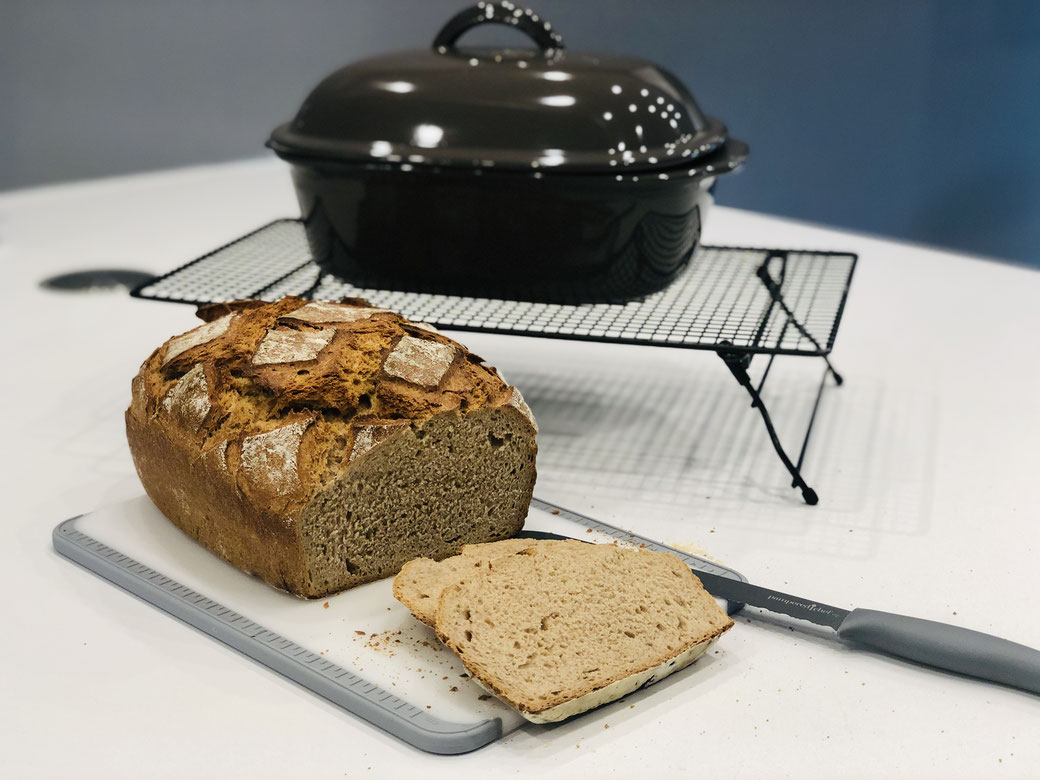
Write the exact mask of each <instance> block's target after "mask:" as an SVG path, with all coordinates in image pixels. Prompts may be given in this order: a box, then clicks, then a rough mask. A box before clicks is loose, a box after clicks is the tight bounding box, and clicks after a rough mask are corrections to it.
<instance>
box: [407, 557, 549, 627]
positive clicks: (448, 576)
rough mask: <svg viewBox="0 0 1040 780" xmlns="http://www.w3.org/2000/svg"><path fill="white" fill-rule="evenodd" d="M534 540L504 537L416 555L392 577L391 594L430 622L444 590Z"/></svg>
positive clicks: (485, 570)
mask: <svg viewBox="0 0 1040 780" xmlns="http://www.w3.org/2000/svg"><path fill="white" fill-rule="evenodd" d="M532 544H533V540H531V539H504V540H502V541H500V542H488V543H487V544H467V545H464V546H463V548H462V550H461V551H460V552H459V554H458V555H453V556H451V557H450V558H445V559H444V560H442V561H435V560H433V559H432V558H416V559H415V560H413V561H409V562H408V563H406V564H405V565H404V567H403V568H402V569H401V571H400V573H399V574H398V575H397V576H396V577H394V598H395V599H397V600H398V601H400V602H401V603H402V604H404V605H405V606H406V607H408V609H410V610H411V611H412V614H413V615H415V616H416V617H417V618H419V620H421V621H422V622H423V623H425V624H426V625H428V626H431V627H432V626H433V625H434V621H435V620H436V617H437V603H438V602H439V601H440V598H441V593H442V592H443V590H444V589H445V588H446V587H448V586H450V585H456V584H458V583H459V582H462V581H463V580H465V579H469V578H471V577H480V576H483V575H484V574H485V573H487V571H488V568H489V565H490V563H491V561H493V560H495V559H497V558H501V557H503V556H506V555H513V554H515V553H517V552H519V551H520V550H524V549H527V548H528V547H530V546H531V545H532Z"/></svg>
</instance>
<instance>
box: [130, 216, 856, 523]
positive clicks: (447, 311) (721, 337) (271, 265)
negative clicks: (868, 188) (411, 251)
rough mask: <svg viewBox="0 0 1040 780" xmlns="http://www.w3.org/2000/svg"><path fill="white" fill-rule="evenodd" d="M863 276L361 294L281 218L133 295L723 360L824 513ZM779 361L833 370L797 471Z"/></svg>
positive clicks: (792, 261)
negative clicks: (818, 469)
mask: <svg viewBox="0 0 1040 780" xmlns="http://www.w3.org/2000/svg"><path fill="white" fill-rule="evenodd" d="M855 267H856V255H854V254H849V253H840V252H821V251H815V250H813V251H810V250H792V249H783V250H781V249H749V248H736V247H714V246H702V247H699V248H698V249H697V251H696V253H695V255H694V257H693V258H692V259H691V261H690V263H689V266H688V267H687V269H686V270H685V271H684V272H683V273H682V275H681V276H680V277H679V278H678V279H677V280H676V281H675V282H673V283H672V284H671V285H670V286H669V287H667V288H666V289H665V290H662V291H661V292H658V293H654V294H653V295H649V296H646V297H644V298H642V299H640V300H637V301H632V302H629V303H624V304H604V303H597V304H582V305H566V304H550V303H535V302H530V301H515V300H502V299H495V298H472V297H463V296H454V295H439V294H430V293H416V292H401V291H395V290H383V289H370V288H365V287H356V286H354V285H352V284H350V283H348V282H345V281H343V280H342V279H338V278H336V277H334V276H332V275H329V274H326V273H323V272H322V271H321V269H320V268H319V267H318V265H317V264H316V263H315V262H314V258H313V256H312V255H311V250H310V247H309V245H308V243H307V238H306V235H305V232H304V227H303V223H302V222H301V221H300V220H295V219H281V220H277V221H275V222H272V223H270V224H269V225H266V226H264V227H262V228H260V229H259V230H256V231H254V232H252V233H249V234H248V235H246V236H243V237H242V238H240V239H238V240H236V241H233V242H231V243H230V244H227V245H225V246H223V247H221V248H219V249H217V250H215V251H213V252H210V253H209V254H207V255H204V256H202V257H200V258H198V259H197V260H194V261H192V262H190V263H188V264H186V265H184V266H181V267H180V268H177V269H175V270H173V271H171V272H169V273H167V274H164V275H162V276H160V277H157V278H155V279H152V280H150V281H148V282H146V283H145V284H142V285H140V286H139V287H137V288H136V289H134V290H133V292H132V295H134V296H136V297H138V298H149V299H153V300H165V301H173V302H179V303H192V304H203V303H218V302H223V301H230V300H236V299H242V298H260V299H265V300H275V299H277V298H281V297H282V296H285V295H300V296H303V297H307V298H313V299H316V300H337V299H339V298H344V297H356V298H365V299H367V300H369V301H371V302H372V303H373V304H375V305H377V306H382V307H385V308H388V309H392V310H394V311H399V312H401V313H402V314H404V315H405V316H406V317H408V318H409V319H412V320H417V321H422V322H428V323H431V324H432V325H436V326H438V327H443V328H449V329H453V330H462V331H481V332H487V333H505V334H514V335H524V336H545V337H552V338H565V339H581V340H589V341H601V342H614V343H623V344H642V345H648V346H666V347H681V348H687V349H708V350H712V351H714V352H716V353H717V354H718V355H719V356H720V357H721V358H722V359H723V361H725V363H726V365H727V367H728V368H729V369H730V371H731V372H732V373H733V375H734V377H735V378H736V379H737V381H738V382H739V383H740V384H741V386H743V387H744V388H745V389H746V390H747V391H748V393H749V394H750V395H751V398H752V406H753V407H755V408H757V409H758V410H759V412H760V413H761V415H762V418H763V421H764V422H765V425H766V430H767V432H768V434H769V437H770V439H771V441H772V443H773V446H774V448H775V449H776V451H777V454H778V456H779V457H780V459H781V460H782V461H783V463H784V465H785V466H786V467H787V470H788V471H789V472H790V474H791V477H792V480H793V483H792V485H793V486H795V487H799V488H801V490H802V494H803V496H804V497H805V500H806V501H807V502H808V503H810V504H815V503H816V502H817V497H816V493H815V491H813V490H812V488H810V487H809V486H808V485H806V484H805V481H804V480H803V479H802V476H801V473H800V470H801V466H802V462H803V460H804V457H805V451H806V447H807V446H808V442H809V436H810V434H811V432H812V423H813V420H814V419H815V415H816V409H817V407H818V406H819V402H820V397H821V395H822V392H823V388H824V386H825V384H826V380H827V378H828V376H829V377H832V378H833V379H834V381H835V383H837V384H841V382H842V378H841V376H840V375H839V374H838V373H837V372H836V371H835V370H834V367H833V366H832V365H831V363H830V360H829V359H828V355H830V353H831V350H832V349H833V347H834V339H835V337H836V335H837V332H838V326H839V324H840V323H841V318H842V314H843V312H844V309H845V301H846V299H847V297H848V293H849V285H850V284H851V282H852V275H853V271H854V270H855ZM755 355H767V356H768V357H769V363H768V364H767V365H766V368H765V372H764V374H763V376H762V378H761V379H760V380H759V382H758V383H757V384H755V383H753V382H752V381H751V378H750V376H749V374H748V372H747V369H748V367H749V365H750V363H751V359H752V358H753V357H754V356H755ZM778 355H802V356H811V357H818V358H823V360H824V361H825V362H826V370H825V372H824V375H823V379H822V380H821V382H820V388H819V391H818V392H817V395H816V401H815V404H814V406H813V411H812V416H811V417H810V420H809V426H808V428H807V430H806V434H805V437H804V439H803V441H802V446H801V451H800V454H799V457H798V460H797V462H792V461H791V459H790V458H789V457H788V455H787V453H786V452H785V451H784V449H783V447H782V446H781V444H780V441H779V439H778V438H777V435H776V431H775V430H774V428H773V424H772V421H771V419H770V417H769V414H768V411H767V410H766V407H765V404H764V403H763V401H762V398H761V395H760V393H761V390H762V387H763V385H764V384H765V380H766V378H767V377H768V375H769V369H770V368H771V366H772V361H773V359H774V358H776V356H778Z"/></svg>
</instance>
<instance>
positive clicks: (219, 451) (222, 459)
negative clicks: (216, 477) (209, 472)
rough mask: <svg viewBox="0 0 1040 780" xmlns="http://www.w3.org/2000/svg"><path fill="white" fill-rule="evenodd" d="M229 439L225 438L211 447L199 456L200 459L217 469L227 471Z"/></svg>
mask: <svg viewBox="0 0 1040 780" xmlns="http://www.w3.org/2000/svg"><path fill="white" fill-rule="evenodd" d="M227 450H228V440H227V439H224V441H222V442H221V443H220V444H218V445H217V446H215V447H211V448H210V449H208V450H206V451H205V452H204V453H202V454H201V455H200V456H199V459H200V460H201V461H202V462H203V463H205V464H207V465H208V466H209V467H210V468H212V469H214V470H215V471H223V472H226V471H227V470H228V465H227Z"/></svg>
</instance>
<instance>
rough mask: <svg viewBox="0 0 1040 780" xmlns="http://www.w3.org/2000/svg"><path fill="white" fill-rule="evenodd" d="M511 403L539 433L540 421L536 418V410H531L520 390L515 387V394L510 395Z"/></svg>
mask: <svg viewBox="0 0 1040 780" xmlns="http://www.w3.org/2000/svg"><path fill="white" fill-rule="evenodd" d="M509 405H510V406H512V407H513V408H514V409H517V410H518V411H519V412H520V413H521V414H522V415H523V416H524V417H526V418H527V420H528V421H529V422H530V423H531V425H532V426H533V427H534V432H535V433H538V423H537V422H536V421H535V419H534V412H532V411H531V407H530V406H528V405H527V401H525V400H524V397H523V396H522V395H520V391H519V390H517V389H516V388H515V387H514V388H513V394H512V395H511V396H510V397H509Z"/></svg>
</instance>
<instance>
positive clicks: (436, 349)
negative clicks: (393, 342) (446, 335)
mask: <svg viewBox="0 0 1040 780" xmlns="http://www.w3.org/2000/svg"><path fill="white" fill-rule="evenodd" d="M457 352H458V350H457V349H456V348H455V347H453V346H452V345H450V344H441V343H440V342H437V341H426V340H425V339H418V338H415V337H414V336H404V337H403V338H402V339H401V340H400V341H398V342H397V346H396V347H394V349H393V351H392V352H391V353H390V354H389V355H387V356H386V360H385V361H383V370H384V371H385V372H386V373H387V374H389V375H390V376H396V377H398V378H400V379H403V380H405V381H406V382H411V383H412V384H414V385H422V386H423V387H437V385H439V384H440V383H441V380H442V379H443V378H444V375H445V374H446V373H448V369H449V368H451V364H452V363H454V362H455V355H456V354H457Z"/></svg>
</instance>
